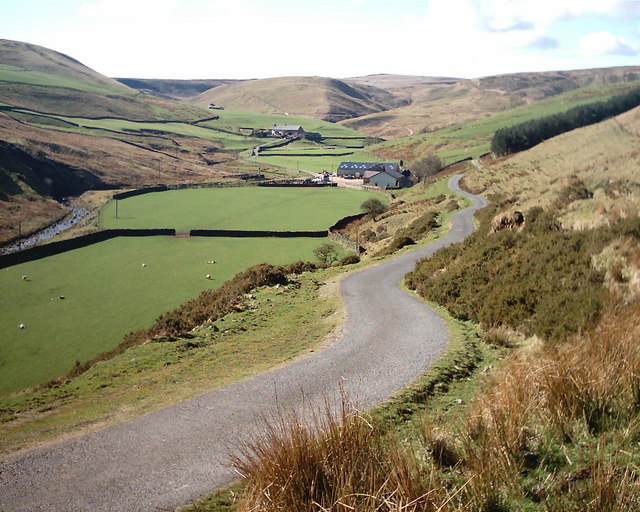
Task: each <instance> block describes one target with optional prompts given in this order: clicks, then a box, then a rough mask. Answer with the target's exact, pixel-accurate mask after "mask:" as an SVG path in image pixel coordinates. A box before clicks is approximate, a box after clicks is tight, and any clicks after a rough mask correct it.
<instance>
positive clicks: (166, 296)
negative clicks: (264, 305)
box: [0, 237, 326, 394]
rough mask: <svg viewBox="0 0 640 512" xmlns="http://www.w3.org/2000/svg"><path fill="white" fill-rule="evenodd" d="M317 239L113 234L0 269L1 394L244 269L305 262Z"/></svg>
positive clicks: (48, 375)
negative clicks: (95, 242) (0, 293)
mask: <svg viewBox="0 0 640 512" xmlns="http://www.w3.org/2000/svg"><path fill="white" fill-rule="evenodd" d="M325 241H326V240H321V239H304V238H298V239H264V238H261V239H255V238H253V239H252V238H248V239H239V238H173V237H149V238H116V239H113V240H108V241H106V242H101V243H99V244H95V245H92V246H89V247H84V248H82V249H77V250H74V251H70V252H66V253H63V254H59V255H56V256H51V257H48V258H44V259H41V260H36V261H32V262H29V263H23V264H20V265H15V266H13V267H9V268H7V269H3V270H0V289H2V297H1V299H0V303H1V307H0V332H2V333H3V337H2V342H1V343H0V394H7V393H11V392H15V391H18V390H20V389H23V388H27V387H32V386H36V385H38V384H40V383H42V382H45V381H47V380H50V379H52V378H55V377H57V376H59V375H61V374H63V373H65V372H66V371H68V370H69V369H71V367H73V365H74V364H75V362H76V361H80V362H84V361H87V360H89V359H91V358H93V357H95V356H96V355H97V354H99V353H101V352H103V351H105V350H108V349H110V348H113V347H114V346H116V345H117V344H118V343H120V341H122V338H123V336H124V335H125V334H126V333H128V332H130V331H133V330H136V329H140V328H143V327H146V326H148V325H150V324H151V323H152V322H153V320H154V319H155V318H157V317H158V316H159V315H160V314H161V313H163V312H165V311H168V310H171V309H174V308H175V307H177V306H179V305H180V304H182V303H184V302H186V301H187V300H189V299H191V298H193V297H195V296H196V295H197V294H198V293H199V292H200V291H202V290H204V289H208V288H211V289H215V288H217V287H218V286H220V285H221V284H222V283H223V282H224V281H226V280H228V279H230V278H231V277H233V276H234V275H235V274H236V273H238V272H240V271H242V270H244V269H245V268H247V267H248V266H250V265H254V264H256V263H260V262H269V263H274V264H282V263H287V262H291V261H296V260H313V259H315V258H314V255H313V249H314V248H316V247H317V246H319V245H320V244H322V243H324V242H325ZM209 260H216V262H217V263H216V264H214V265H212V264H207V263H206V262H207V261H209ZM143 263H144V264H145V265H146V266H145V267H143V266H142V264H143ZM207 274H211V275H212V279H211V280H208V279H205V276H206V275H207ZM22 275H26V276H28V279H27V280H22V279H21V276H22ZM61 295H62V296H64V297H65V298H64V299H59V298H58V297H59V296H61ZM19 324H24V325H25V328H24V329H19V328H18V325H19Z"/></svg>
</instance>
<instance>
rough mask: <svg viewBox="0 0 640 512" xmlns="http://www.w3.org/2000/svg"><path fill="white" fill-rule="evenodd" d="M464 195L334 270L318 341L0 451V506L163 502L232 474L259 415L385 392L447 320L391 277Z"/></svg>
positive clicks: (430, 354) (427, 356)
mask: <svg viewBox="0 0 640 512" xmlns="http://www.w3.org/2000/svg"><path fill="white" fill-rule="evenodd" d="M459 179H460V176H459V175H458V176H454V177H452V178H451V180H450V182H449V185H450V187H451V188H452V189H453V190H455V191H456V192H459V193H463V194H465V195H468V196H469V197H472V198H473V201H474V204H473V206H472V207H470V208H468V209H466V210H464V211H462V212H459V213H457V214H456V215H455V216H454V217H453V221H452V223H453V224H452V229H451V231H450V232H449V234H448V235H447V236H446V237H445V238H443V239H440V240H438V241H436V242H434V243H432V244H430V245H428V246H424V247H420V248H418V249H415V250H413V251H411V252H407V253H405V254H403V255H402V256H400V257H397V258H393V259H391V260H389V261H386V262H384V263H381V264H379V265H376V266H373V267H369V268H366V269H364V270H362V271H360V272H357V273H355V274H352V275H350V276H348V277H347V278H345V279H343V280H342V282H341V292H342V295H343V296H344V300H345V304H346V308H347V318H346V322H345V325H344V328H343V333H342V335H341V337H340V339H339V340H337V341H336V342H335V343H334V344H333V345H331V346H330V347H328V348H326V349H324V350H321V351H318V352H314V353H311V354H309V355H307V356H305V357H302V358H300V359H298V360H297V361H296V362H294V363H292V364H289V365H287V366H283V367H280V368H277V369H274V370H272V371H269V372H266V373H263V374H261V375H258V376H256V377H254V378H251V379H248V380H245V381H242V382H238V383H236V384H232V385H230V386H226V387H224V388H221V389H217V390H215V391H212V392H209V393H206V394H204V395H201V396H199V397H197V398H194V399H192V400H188V401H186V402H182V403H179V404H176V405H174V406H171V407H167V408H165V409H162V410H160V411H157V412H154V413H151V414H147V415H145V416H143V417H140V418H137V419H134V420H132V421H128V422H126V423H123V424H120V425H117V426H114V427H109V428H106V429H104V430H101V431H99V432H95V433H90V434H86V435H82V436H80V437H76V438H73V439H69V440H66V441H63V442H60V443H56V444H53V445H50V446H47V447H44V448H39V449H35V450H32V451H29V452H26V453H23V454H21V455H19V456H13V457H8V458H5V459H4V460H3V461H1V462H0V509H1V510H94V511H102V510H120V511H122V510H173V509H174V508H176V507H179V506H182V505H185V504H188V503H189V502H190V501H192V500H195V499H197V498H198V497H199V496H201V495H202V494H204V493H206V492H208V491H210V490H212V489H214V488H216V487H219V486H222V485H225V484H227V483H229V482H231V481H232V480H234V473H233V471H232V469H231V468H230V467H229V465H228V460H229V458H228V454H229V453H230V450H232V447H234V446H238V443H242V442H243V441H246V440H248V439H249V438H251V437H252V436H255V435H257V434H259V432H260V430H261V427H260V424H261V423H260V422H259V421H258V420H257V419H258V418H259V417H269V416H270V415H273V414H276V413H277V411H278V408H285V409H286V410H300V409H302V408H303V407H306V410H313V409H316V410H317V409H319V408H321V407H322V406H323V404H324V403H325V400H329V402H330V403H331V404H334V405H337V404H338V403H339V401H340V392H341V391H340V390H341V389H343V390H344V392H345V393H346V394H347V395H348V396H349V397H350V398H351V399H353V400H355V401H356V402H357V403H358V404H359V406H362V407H366V406H370V405H372V404H374V403H376V402H379V401H381V400H384V399H386V398H388V397H389V396H390V395H391V394H393V393H394V392H395V391H396V390H398V389H399V388H401V387H402V386H403V385H405V384H407V383H409V382H410V381H412V380H413V379H415V378H416V377H417V376H418V375H419V374H420V373H421V372H423V371H424V370H425V369H427V368H428V367H429V365H430V364H431V363H432V362H434V361H435V360H436V359H437V358H438V357H439V355H440V354H441V353H442V351H443V349H444V348H445V346H446V344H447V340H448V334H447V330H446V328H445V325H444V323H443V322H442V321H441V320H440V318H439V317H438V316H437V315H436V314H435V313H434V312H433V311H431V310H430V309H429V308H428V307H426V306H425V305H424V304H423V303H422V302H421V301H419V300H417V299H416V298H414V297H412V296H410V295H408V294H406V293H404V292H402V291H401V290H400V289H399V288H398V283H399V282H400V280H401V279H402V277H403V276H404V275H405V274H406V273H407V272H409V271H411V270H412V269H413V267H414V264H415V261H416V260H417V259H419V258H422V257H425V256H428V255H430V254H432V253H433V252H434V251H436V250H437V249H439V248H440V247H443V246H445V245H447V244H450V243H453V242H457V241H459V240H462V239H463V238H464V237H465V236H467V235H468V234H470V233H471V232H472V231H473V222H472V220H471V216H472V214H473V212H474V211H475V210H477V209H479V208H481V207H482V206H484V205H485V204H486V203H485V202H484V200H483V199H481V198H477V197H475V196H471V195H469V194H466V193H464V192H461V191H460V189H459V188H458V181H459Z"/></svg>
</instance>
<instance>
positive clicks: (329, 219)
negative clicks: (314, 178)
mask: <svg viewBox="0 0 640 512" xmlns="http://www.w3.org/2000/svg"><path fill="white" fill-rule="evenodd" d="M369 197H378V198H380V199H381V200H382V201H386V197H384V196H382V195H381V194H378V193H376V192H363V191H359V190H349V189H343V188H329V187H327V188H320V189H318V188H303V187H292V188H276V187H273V188H272V187H237V188H207V189H184V190H169V191H166V192H153V193H151V194H144V195H140V196H134V197H130V198H128V199H121V200H119V201H118V218H117V219H116V218H115V207H116V205H115V201H111V202H110V203H109V204H107V205H106V206H105V207H104V208H103V209H102V212H101V213H100V217H99V221H98V222H99V225H100V226H101V227H104V228H158V227H166V228H175V229H176V230H178V231H188V230H189V229H246V230H274V231H312V230H323V229H327V228H328V227H329V226H331V225H332V224H334V223H335V222H336V221H337V220H338V219H340V218H342V217H345V216H346V215H352V214H353V213H356V212H358V211H359V206H360V204H362V202H363V201H364V200H365V199H368V198H369Z"/></svg>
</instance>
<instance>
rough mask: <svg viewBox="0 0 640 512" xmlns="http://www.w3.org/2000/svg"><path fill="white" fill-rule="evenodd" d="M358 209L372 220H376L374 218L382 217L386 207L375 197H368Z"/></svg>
mask: <svg viewBox="0 0 640 512" xmlns="http://www.w3.org/2000/svg"><path fill="white" fill-rule="evenodd" d="M360 208H361V209H362V211H363V212H365V213H366V214H368V215H371V216H372V217H373V220H376V216H378V215H382V214H383V213H384V212H385V210H386V209H387V207H386V206H385V205H384V203H383V202H382V201H380V199H376V198H375V197H370V198H369V199H367V200H366V201H364V202H363V203H362V204H361V205H360Z"/></svg>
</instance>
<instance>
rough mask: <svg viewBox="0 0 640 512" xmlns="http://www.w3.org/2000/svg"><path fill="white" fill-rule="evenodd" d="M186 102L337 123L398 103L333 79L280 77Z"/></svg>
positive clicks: (230, 87) (370, 89)
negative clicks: (213, 104) (286, 114)
mask: <svg viewBox="0 0 640 512" xmlns="http://www.w3.org/2000/svg"><path fill="white" fill-rule="evenodd" d="M190 102H192V103H194V104H196V105H200V106H202V107H207V106H208V105H209V104H210V103H215V104H217V105H221V106H223V107H224V108H225V109H231V110H243V111H248V112H260V113H265V114H274V113H275V114H285V113H289V114H292V115H298V116H306V117H315V118H318V119H325V120H331V121H336V120H341V119H344V118H349V117H356V116H361V115H364V114H369V113H371V112H378V111H380V110H386V109H389V108H393V107H396V106H398V105H399V104H401V103H402V101H400V100H398V99H397V98H396V97H395V96H394V95H393V94H391V93H389V92H386V91H384V90H381V89H378V88H375V87H371V86H365V85H355V84H354V85H353V86H352V85H348V84H347V83H345V82H343V81H340V80H335V79H333V78H320V77H281V78H267V79H261V80H249V81H244V82H238V83H234V84H228V85H223V86H220V87H215V88H213V89H211V90H209V91H206V92H204V93H202V94H200V95H199V96H197V97H196V98H193V99H192V100H190Z"/></svg>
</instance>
